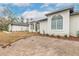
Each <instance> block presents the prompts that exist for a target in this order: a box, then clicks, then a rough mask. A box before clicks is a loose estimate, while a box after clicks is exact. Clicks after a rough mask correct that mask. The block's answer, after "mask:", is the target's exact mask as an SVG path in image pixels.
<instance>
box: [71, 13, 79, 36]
mask: <svg viewBox="0 0 79 59" xmlns="http://www.w3.org/2000/svg"><path fill="white" fill-rule="evenodd" d="M77 31H79V14H78V15H73V16H71V17H70V35H72V36H77Z"/></svg>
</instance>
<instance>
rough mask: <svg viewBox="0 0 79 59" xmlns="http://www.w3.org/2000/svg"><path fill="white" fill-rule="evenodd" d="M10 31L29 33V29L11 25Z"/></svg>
mask: <svg viewBox="0 0 79 59" xmlns="http://www.w3.org/2000/svg"><path fill="white" fill-rule="evenodd" d="M9 31H28V27H26V26H16V25H9Z"/></svg>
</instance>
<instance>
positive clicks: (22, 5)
mask: <svg viewBox="0 0 79 59" xmlns="http://www.w3.org/2000/svg"><path fill="white" fill-rule="evenodd" d="M12 5H15V6H18V7H25V6H31V4H30V3H13V4H12Z"/></svg>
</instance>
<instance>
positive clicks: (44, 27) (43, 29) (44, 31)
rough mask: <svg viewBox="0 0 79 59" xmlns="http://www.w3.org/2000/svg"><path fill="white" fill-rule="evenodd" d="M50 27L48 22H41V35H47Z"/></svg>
mask: <svg viewBox="0 0 79 59" xmlns="http://www.w3.org/2000/svg"><path fill="white" fill-rule="evenodd" d="M47 27H48V25H47V21H41V22H40V33H41V34H47V29H48V28H47Z"/></svg>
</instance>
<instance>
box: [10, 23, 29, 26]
mask: <svg viewBox="0 0 79 59" xmlns="http://www.w3.org/2000/svg"><path fill="white" fill-rule="evenodd" d="M11 25H17V26H29V25H28V24H27V23H12V24H11Z"/></svg>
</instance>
